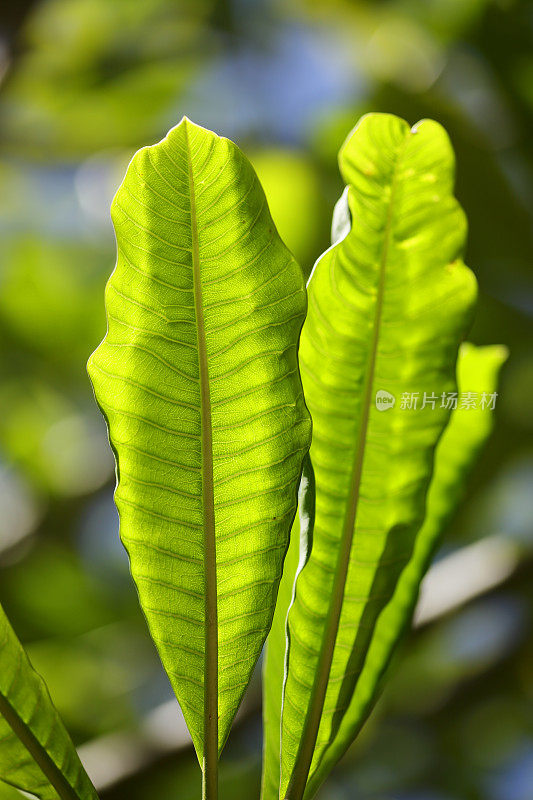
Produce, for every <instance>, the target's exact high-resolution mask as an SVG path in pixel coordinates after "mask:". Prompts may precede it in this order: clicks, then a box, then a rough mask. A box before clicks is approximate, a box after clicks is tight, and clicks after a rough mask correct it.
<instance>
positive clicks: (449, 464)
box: [276, 343, 507, 797]
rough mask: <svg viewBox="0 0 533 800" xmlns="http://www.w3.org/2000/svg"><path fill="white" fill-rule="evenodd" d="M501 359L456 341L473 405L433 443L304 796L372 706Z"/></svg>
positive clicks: (486, 423) (487, 412) (479, 431)
mask: <svg viewBox="0 0 533 800" xmlns="http://www.w3.org/2000/svg"><path fill="white" fill-rule="evenodd" d="M506 358H507V350H506V348H505V347H502V346H501V345H492V346H488V347H479V348H478V347H475V346H474V345H471V344H468V343H465V344H463V345H461V349H460V351H459V360H458V362H457V384H458V388H459V392H460V393H468V392H471V393H472V394H473V395H476V401H477V406H476V408H464V407H461V405H459V406H458V407H457V409H455V411H453V412H452V416H451V418H450V422H449V423H448V425H447V426H446V428H445V430H444V433H443V435H442V437H441V439H440V441H439V443H438V445H437V449H436V451H435V468H434V473H433V477H432V479H431V484H430V488H429V492H428V496H427V506H426V517H425V520H424V524H423V525H422V528H421V529H420V531H419V533H418V535H417V537H416V542H415V547H414V550H413V555H412V557H411V559H410V561H409V563H408V564H407V566H406V567H405V569H404V571H403V572H402V574H401V576H400V578H399V580H398V584H397V586H396V590H395V592H394V594H393V596H392V599H391V600H390V602H389V603H388V605H387V606H386V608H385V609H384V611H383V612H382V614H381V616H380V617H379V619H378V621H377V623H376V626H375V629H374V632H373V635H372V641H371V643H370V646H369V648H368V653H367V656H366V660H365V663H364V666H363V669H362V670H361V674H360V677H359V679H358V681H357V686H356V690H355V691H354V694H353V696H352V699H351V701H350V704H349V706H348V709H347V710H346V713H345V715H344V719H343V720H342V723H341V725H340V726H339V730H338V732H337V735H336V736H335V738H334V739H333V740H332V741H331V743H330V744H329V746H328V747H327V748H326V750H325V751H324V755H323V757H322V760H321V762H320V765H319V767H318V769H317V770H316V772H315V773H314V775H313V776H312V778H311V780H310V782H309V786H308V792H307V793H308V796H309V797H312V796H313V795H314V793H315V792H316V790H317V789H318V787H319V786H320V784H321V783H322V782H323V781H324V779H325V778H326V777H327V775H328V774H329V772H330V771H331V769H332V768H333V766H334V765H335V763H336V762H337V761H338V760H339V759H340V758H341V756H342V755H344V753H345V752H346V750H347V748H348V747H349V745H350V744H351V742H352V741H353V740H354V739H355V737H356V736H357V734H358V733H359V731H360V729H361V727H362V725H363V723H364V722H365V720H366V719H367V717H368V715H369V713H370V711H371V710H372V708H373V706H374V703H375V701H376V699H377V696H378V694H379V690H380V688H381V683H382V680H383V676H384V674H385V672H386V669H387V667H388V665H389V663H390V659H391V657H392V655H393V653H394V651H395V649H396V647H397V645H398V642H399V641H400V640H401V638H402V635H403V634H404V633H405V631H406V630H407V629H408V627H409V624H410V622H411V619H412V615H413V611H414V608H415V605H416V601H417V599H418V590H419V587H420V582H421V580H422V578H423V577H424V574H425V572H426V571H427V569H428V567H429V565H430V562H431V559H432V557H433V556H434V554H435V550H436V548H437V546H438V544H439V540H440V536H441V534H442V532H443V530H444V529H445V528H446V525H447V523H448V521H449V519H450V517H451V516H452V515H453V513H454V511H455V509H456V507H457V504H458V502H459V501H460V500H461V497H462V496H463V494H464V491H465V488H466V480H467V478H468V473H469V472H470V470H471V468H472V465H473V464H474V462H475V460H476V458H477V456H478V454H479V451H480V449H481V447H482V446H483V444H484V443H485V441H486V440H487V438H488V436H489V434H490V432H491V430H492V425H493V413H492V410H491V408H490V401H489V404H488V405H484V407H482V406H481V399H482V397H483V394H485V395H491V394H492V393H493V392H495V391H496V388H497V381H498V373H499V370H500V367H501V365H502V364H503V363H504V361H505V360H506ZM483 402H485V400H484V401H483ZM280 591H281V587H280ZM276 613H277V609H276Z"/></svg>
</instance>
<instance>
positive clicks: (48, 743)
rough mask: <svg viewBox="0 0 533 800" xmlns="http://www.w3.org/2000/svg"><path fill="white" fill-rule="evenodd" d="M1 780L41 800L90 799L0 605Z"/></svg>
mask: <svg viewBox="0 0 533 800" xmlns="http://www.w3.org/2000/svg"><path fill="white" fill-rule="evenodd" d="M0 781H1V782H3V783H4V784H9V785H11V786H14V787H16V788H17V789H21V790H23V791H25V792H29V793H31V794H33V795H35V797H38V798H40V800H58V798H61V800H95V798H96V797H97V794H96V791H95V789H94V787H93V785H92V784H91V781H90V780H89V778H88V776H87V774H86V772H85V770H84V769H83V767H82V765H81V762H80V760H79V758H78V754H77V753H76V750H75V748H74V745H73V744H72V740H71V738H70V736H69V735H68V733H67V731H66V729H65V727H64V725H63V723H62V721H61V719H60V717H59V714H58V713H57V711H56V709H55V708H54V706H53V704H52V701H51V699H50V695H49V694H48V689H47V688H46V686H45V684H44V681H43V679H42V678H41V677H40V675H38V674H37V673H36V672H35V670H34V669H33V667H32V665H31V664H30V662H29V660H28V657H27V655H26V652H25V650H24V648H23V647H22V645H21V643H20V642H19V640H18V639H17V637H16V635H15V633H14V631H13V629H12V627H11V625H10V624H9V621H8V619H7V617H6V615H5V613H4V611H3V609H2V607H1V606H0Z"/></svg>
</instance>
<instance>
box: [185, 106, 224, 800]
mask: <svg viewBox="0 0 533 800" xmlns="http://www.w3.org/2000/svg"><path fill="white" fill-rule="evenodd" d="M183 124H184V131H185V144H186V149H187V163H188V170H189V193H190V203H191V234H192V268H193V285H194V307H195V314H196V332H197V341H198V362H199V367H200V401H201V446H202V500H203V516H204V559H205V675H204V757H203V764H202V772H203V780H202V796H203V800H217V797H218V617H217V573H216V544H215V505H214V502H215V501H214V487H213V439H212V429H211V397H210V392H209V370H208V364H207V347H206V335H205V325H204V315H203V297H202V282H201V273H200V253H199V246H198V224H197V217H196V196H195V190H194V176H193V170H192V163H191V157H190V150H189V134H188V130H187V125H188V123H187V120H184V122H183Z"/></svg>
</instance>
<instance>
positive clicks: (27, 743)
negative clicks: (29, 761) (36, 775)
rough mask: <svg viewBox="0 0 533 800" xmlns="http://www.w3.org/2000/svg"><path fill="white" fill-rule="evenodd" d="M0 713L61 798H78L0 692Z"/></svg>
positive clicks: (67, 799)
mask: <svg viewBox="0 0 533 800" xmlns="http://www.w3.org/2000/svg"><path fill="white" fill-rule="evenodd" d="M0 714H1V715H2V716H3V717H4V719H5V720H6V722H7V724H8V725H9V727H10V728H11V730H12V731H13V733H14V734H15V736H16V737H17V738H18V739H19V741H20V742H21V743H22V745H23V746H24V747H25V748H26V750H27V751H28V753H29V754H30V755H31V757H32V758H33V760H34V761H35V763H36V764H37V766H38V767H39V769H40V770H41V772H42V773H43V775H44V776H45V778H47V780H48V781H49V783H50V784H51V786H53V788H54V789H55V790H56V792H57V793H58V795H59V797H60V798H61V800H80V796H79V795H78V793H77V792H76V791H75V790H74V788H73V787H72V786H71V784H70V783H69V782H68V780H67V779H66V778H65V776H64V775H63V773H62V772H61V770H60V769H59V767H58V766H57V764H56V763H55V762H54V760H53V759H52V758H51V756H50V755H49V754H48V753H47V752H46V750H45V749H44V747H43V746H42V745H41V743H40V742H39V740H38V739H37V737H36V736H35V734H34V733H33V731H32V730H31V729H30V727H29V725H28V724H27V723H26V722H24V720H23V719H22V717H21V716H20V714H19V713H18V712H17V711H16V709H15V708H14V707H13V706H12V705H11V703H10V702H9V700H8V699H7V697H6V696H5V695H4V694H2V693H0Z"/></svg>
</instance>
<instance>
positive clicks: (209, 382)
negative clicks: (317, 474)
mask: <svg viewBox="0 0 533 800" xmlns="http://www.w3.org/2000/svg"><path fill="white" fill-rule="evenodd" d="M112 215H113V221H114V225H115V229H116V235H117V242H118V261H117V267H116V269H115V272H114V273H113V275H112V277H111V279H110V281H109V284H108V287H107V301H106V302H107V313H108V326H109V327H108V333H107V336H106V338H105V340H104V342H103V343H102V344H101V345H100V347H99V348H98V349H97V350H96V352H95V353H94V354H93V356H92V357H91V359H90V363H89V372H90V375H91V379H92V381H93V385H94V388H95V393H96V397H97V400H98V403H99V405H100V407H101V408H102V410H103V413H104V414H105V416H106V418H107V421H108V426H109V433H110V440H111V444H112V446H113V448H114V450H115V453H116V457H117V474H118V486H117V491H116V495H115V496H116V502H117V506H118V509H119V512H120V519H121V535H122V540H123V542H124V544H125V546H126V548H127V550H128V552H129V555H130V560H131V570H132V575H133V577H134V579H135V582H136V584H137V588H138V591H139V596H140V601H141V604H142V607H143V609H144V612H145V614H146V617H147V620H148V624H149V627H150V631H151V633H152V636H153V638H154V640H155V642H156V645H157V647H158V649H159V653H160V655H161V659H162V661H163V664H164V666H165V668H166V670H167V672H168V675H169V677H170V680H171V682H172V685H173V687H174V690H175V692H176V695H177V697H178V700H179V702H180V704H181V706H182V709H183V713H184V715H185V718H186V720H187V724H188V726H189V729H190V731H191V735H192V738H193V741H194V744H195V747H196V750H197V753H198V757H199V760H200V763H203V762H204V759H205V761H206V764H205V765H204V766H205V769H204V774H207V773H209V772H210V770H209V767H208V764H211V769H212V768H213V767H212V765H213V762H214V761H216V758H217V756H218V753H219V752H220V750H221V749H222V746H223V744H224V741H225V739H226V736H227V734H228V731H229V728H230V725H231V722H232V719H233V717H234V715H235V712H236V710H237V707H238V705H239V703H240V700H241V698H242V695H243V692H244V690H245V688H246V685H247V684H248V681H249V678H250V675H251V672H252V670H253V668H254V665H255V663H256V661H257V659H258V657H259V654H260V652H261V648H262V645H263V642H264V639H265V637H266V634H267V632H268V630H269V627H270V624H271V620H272V615H273V612H274V605H275V598H276V594H277V589H278V583H279V578H280V575H281V569H282V563H283V558H284V556H285V552H286V550H287V547H288V540H289V532H290V527H291V524H292V521H293V518H294V514H295V511H296V502H297V489H298V482H299V478H300V472H301V465H302V459H303V457H304V454H305V453H306V452H307V450H308V447H309V440H310V419H309V414H308V412H307V409H306V407H305V404H304V402H303V393H302V387H301V382H300V378H299V373H298V365H297V342H298V337H299V333H300V329H301V325H302V322H303V318H304V314H305V306H306V299H305V287H304V283H303V278H302V275H301V272H300V269H299V267H298V265H297V263H296V262H295V260H294V258H293V257H292V255H291V254H290V252H289V251H288V250H287V248H286V247H285V246H284V245H283V243H282V242H281V240H280V238H279V236H278V235H277V232H276V230H275V227H274V224H273V222H272V219H271V217H270V214H269V211H268V207H267V204H266V200H265V196H264V193H263V190H262V188H261V186H260V184H259V182H258V180H257V177H256V175H255V173H254V171H253V169H252V167H251V165H250V163H249V162H248V160H247V159H246V158H245V157H244V155H243V154H242V153H241V151H240V150H239V149H238V148H237V147H236V146H235V145H234V144H233V143H232V142H230V141H228V140H227V139H223V138H219V137H218V136H216V135H215V134H214V133H211V132H210V131H207V130H204V129H203V128H200V127H198V126H196V125H194V124H193V123H191V122H190V121H189V120H187V119H184V120H183V121H182V122H181V123H180V124H179V125H178V126H177V127H176V128H174V129H173V130H171V131H170V133H169V134H168V135H167V137H166V138H165V139H163V141H161V142H159V144H157V145H155V146H153V147H148V148H143V149H142V150H140V151H139V152H138V153H137V154H136V156H135V157H134V159H133V161H132V163H131V164H130V167H129V169H128V172H127V174H126V177H125V179H124V182H123V183H122V185H121V187H120V189H119V191H118V193H117V195H116V197H115V200H114V203H113V208H112ZM217 723H218V724H217ZM217 728H218V730H217ZM211 791H214V789H213V788H211Z"/></svg>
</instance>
